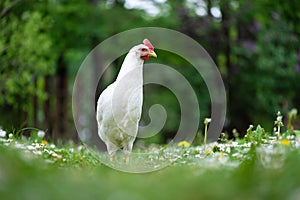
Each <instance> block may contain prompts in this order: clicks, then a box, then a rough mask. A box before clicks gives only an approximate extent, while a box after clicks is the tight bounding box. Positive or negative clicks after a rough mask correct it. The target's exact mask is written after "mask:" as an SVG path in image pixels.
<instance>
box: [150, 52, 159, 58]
mask: <svg viewBox="0 0 300 200" xmlns="http://www.w3.org/2000/svg"><path fill="white" fill-rule="evenodd" d="M148 55H149V56H153V57H155V58H157V55H156V53H155V52H154V51H150V52H149V54H148Z"/></svg>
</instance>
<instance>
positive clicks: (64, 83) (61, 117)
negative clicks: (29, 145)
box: [54, 55, 68, 141]
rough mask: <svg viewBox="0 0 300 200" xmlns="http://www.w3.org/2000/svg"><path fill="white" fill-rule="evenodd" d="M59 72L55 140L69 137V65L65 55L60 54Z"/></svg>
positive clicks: (56, 89)
mask: <svg viewBox="0 0 300 200" xmlns="http://www.w3.org/2000/svg"><path fill="white" fill-rule="evenodd" d="M57 66H58V68H57V74H56V83H55V94H56V100H55V103H56V111H55V133H54V140H55V141H57V140H58V139H62V140H66V139H67V136H68V135H67V124H68V123H67V122H68V120H67V119H68V76H67V66H66V63H65V61H64V57H63V55H60V57H59V58H58V63H57Z"/></svg>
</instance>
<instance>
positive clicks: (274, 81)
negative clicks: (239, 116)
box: [231, 3, 300, 127]
mask: <svg viewBox="0 0 300 200" xmlns="http://www.w3.org/2000/svg"><path fill="white" fill-rule="evenodd" d="M255 5H256V4H255ZM263 5H264V4H262V5H259V3H257V5H256V7H254V8H253V9H252V11H251V12H256V9H257V10H260V9H262V6H263ZM281 15H284V13H278V12H277V11H276V10H271V9H270V10H267V12H264V13H258V15H257V16H256V17H257V19H255V15H254V18H253V15H251V16H252V20H251V18H250V19H248V23H251V24H252V25H250V26H251V27H249V28H248V31H250V32H252V36H251V37H248V38H246V39H244V40H242V41H239V43H238V44H236V46H235V47H234V49H233V50H234V54H235V55H237V58H238V60H237V61H236V65H237V71H238V73H237V74H235V75H233V76H232V77H233V78H232V80H231V83H232V84H234V85H235V86H236V90H235V91H234V95H235V96H236V98H235V99H234V101H239V102H240V103H241V105H243V107H244V110H243V112H245V113H247V115H248V116H249V118H250V120H251V121H252V122H254V123H257V122H258V121H260V120H261V119H268V121H270V119H271V117H272V115H273V113H274V112H276V111H277V110H282V105H283V104H286V103H287V105H289V106H295V104H297V102H295V97H296V95H297V91H298V90H299V86H298V84H297V82H298V80H299V78H300V73H298V72H297V71H296V65H297V63H298V62H299V61H298V60H297V52H298V51H299V48H298V46H299V42H300V41H299V38H298V37H297V36H296V35H295V34H294V29H295V28H296V27H294V26H293V25H292V24H291V23H289V22H288V21H286V19H284V18H283V17H281ZM243 26H246V25H245V24H243ZM258 113H259V114H258ZM268 127H270V125H269V126H268Z"/></svg>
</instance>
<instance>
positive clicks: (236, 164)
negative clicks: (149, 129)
mask: <svg viewBox="0 0 300 200" xmlns="http://www.w3.org/2000/svg"><path fill="white" fill-rule="evenodd" d="M0 139H1V141H0V196H1V199H25V200H26V199H28V200H29V199H30V200H34V199H109V200H114V199H125V200H127V199H128V200H134V199H300V179H299V177H300V169H299V166H300V133H299V131H287V132H286V133H281V134H280V136H279V137H276V136H273V133H272V134H270V133H266V132H264V130H263V128H262V127H260V126H257V127H256V128H255V129H254V127H250V128H249V129H248V133H247V136H246V137H245V138H243V139H237V140H235V141H229V140H227V139H226V138H223V139H222V140H221V142H220V143H208V144H207V145H206V147H205V148H204V147H203V146H189V145H182V146H172V147H171V148H170V150H171V152H169V154H172V156H165V157H163V159H165V160H167V159H169V161H170V163H171V164H170V165H169V166H168V167H166V168H164V169H161V170H158V171H155V172H151V173H144V174H131V173H124V172H120V171H117V170H113V169H111V168H109V167H107V166H105V165H103V164H101V162H100V161H99V160H98V159H96V158H95V154H94V153H91V152H90V151H88V150H87V149H86V148H85V147H84V146H81V145H79V146H78V145H75V144H71V143H70V144H67V145H64V146H54V145H51V144H48V143H47V142H46V141H44V140H42V139H41V138H38V137H32V138H29V139H24V138H23V139H22V138H21V137H18V138H14V136H12V135H10V136H9V137H2V138H0ZM157 150H163V148H162V147H160V146H153V147H151V148H150V147H149V148H148V149H146V150H145V151H148V152H151V153H153V152H156V151H157ZM139 151H141V150H137V149H136V150H135V152H139ZM150 155H151V154H150ZM159 155H161V156H164V154H159ZM158 159H162V158H161V157H158Z"/></svg>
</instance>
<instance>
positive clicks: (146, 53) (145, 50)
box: [136, 39, 157, 60]
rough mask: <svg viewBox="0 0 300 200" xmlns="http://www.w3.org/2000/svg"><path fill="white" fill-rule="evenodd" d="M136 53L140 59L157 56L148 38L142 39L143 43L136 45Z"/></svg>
mask: <svg viewBox="0 0 300 200" xmlns="http://www.w3.org/2000/svg"><path fill="white" fill-rule="evenodd" d="M136 53H137V55H138V56H139V57H140V58H141V59H142V60H148V59H149V58H150V56H153V57H155V58H156V57H157V55H156V53H155V52H154V47H153V46H152V44H151V43H150V41H149V40H148V39H144V41H143V44H140V45H137V47H136Z"/></svg>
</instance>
